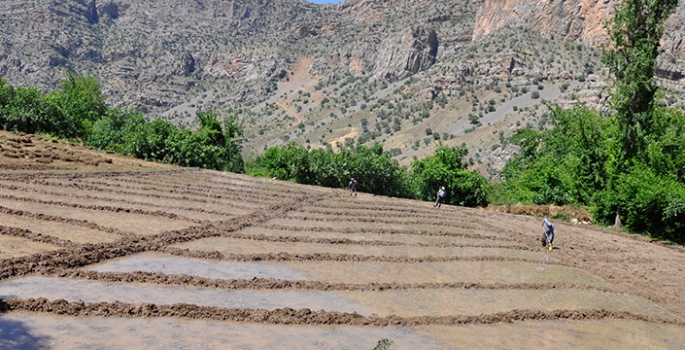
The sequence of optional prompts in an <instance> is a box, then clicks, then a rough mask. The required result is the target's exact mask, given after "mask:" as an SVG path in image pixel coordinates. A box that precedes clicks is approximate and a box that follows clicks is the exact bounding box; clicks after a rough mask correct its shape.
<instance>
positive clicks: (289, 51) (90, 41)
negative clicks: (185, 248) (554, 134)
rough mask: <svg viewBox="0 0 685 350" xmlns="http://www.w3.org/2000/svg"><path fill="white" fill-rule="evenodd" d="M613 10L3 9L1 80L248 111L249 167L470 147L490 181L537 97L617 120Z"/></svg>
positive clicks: (440, 6)
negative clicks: (268, 150) (324, 154)
mask: <svg viewBox="0 0 685 350" xmlns="http://www.w3.org/2000/svg"><path fill="white" fill-rule="evenodd" d="M614 4H615V2H614V1H611V2H606V3H605V2H597V1H594V2H578V1H570V2H568V1H567V2H562V3H558V2H552V3H540V2H537V1H529V0H519V1H514V0H509V1H501V0H487V1H483V0H476V1H466V0H447V1H444V2H435V1H425V0H418V1H414V0H378V1H371V0H349V1H346V2H344V3H342V4H339V5H314V4H311V3H308V2H305V1H299V0H269V1H257V0H245V1H218V0H214V1H193V2H188V1H176V0H143V1H130V0H116V1H110V0H108V1H98V0H79V1H72V2H68V3H65V2H54V1H49V0H36V1H32V2H30V3H26V2H20V1H3V2H2V3H0V16H2V21H0V35H1V36H2V42H1V43H0V75H2V76H3V78H5V79H6V80H7V81H8V82H9V83H12V84H15V85H19V86H28V85H32V86H37V87H38V88H40V89H43V90H50V89H54V88H57V86H58V81H59V79H61V78H63V76H64V74H63V71H64V70H65V69H71V70H75V71H77V72H82V73H85V72H90V73H91V74H93V75H95V76H97V77H98V79H99V80H100V81H101V83H102V85H103V88H104V91H105V93H106V94H107V95H108V96H109V100H108V103H109V104H111V105H113V106H118V107H131V108H135V109H138V110H140V111H141V112H143V113H146V114H147V115H149V116H150V117H153V118H164V119H168V120H172V121H174V122H176V123H178V124H180V125H183V126H187V127H195V126H196V125H195V124H194V123H196V119H195V118H194V116H193V114H194V112H195V111H197V110H198V109H218V110H221V111H222V112H223V113H224V114H226V115H227V114H238V115H239V116H240V118H241V120H242V122H243V123H244V125H245V128H246V140H245V141H246V142H245V147H244V155H246V156H247V155H250V154H257V153H260V152H262V151H263V150H264V148H265V147H270V146H275V145H280V144H283V143H285V142H288V141H291V140H292V141H296V142H299V143H302V144H305V145H309V146H310V147H314V148H324V147H330V148H332V149H336V148H339V147H349V146H353V145H356V144H372V143H375V142H381V143H383V144H384V145H385V148H386V150H390V149H393V153H392V154H393V155H394V158H395V159H396V160H397V161H399V162H400V163H401V164H403V165H408V164H409V163H410V162H411V160H412V159H413V158H414V157H421V156H424V155H426V154H430V153H432V151H433V150H434V148H435V146H436V144H437V143H438V141H441V142H443V143H446V144H448V145H452V144H461V143H462V142H465V143H467V145H468V147H469V150H470V155H471V158H472V160H471V162H470V163H471V164H472V166H473V167H474V168H479V169H480V170H481V172H482V173H483V174H486V175H488V176H496V175H497V173H498V171H499V170H500V169H501V166H502V165H503V164H504V162H505V161H506V160H507V159H508V158H509V157H510V156H511V155H512V154H513V153H515V152H516V149H515V148H512V147H511V146H509V145H507V144H506V142H504V140H505V139H506V137H507V136H508V135H510V134H511V132H513V130H515V129H517V128H522V127H535V128H545V127H546V121H547V117H546V110H545V108H544V107H542V106H541V105H540V102H541V100H543V99H545V100H552V101H558V102H560V103H562V104H570V103H573V101H577V100H578V101H581V102H585V103H588V104H589V105H590V106H593V107H596V108H599V109H601V110H604V111H606V110H607V106H606V101H607V96H608V94H607V89H608V85H607V84H606V83H605V82H603V78H602V75H601V74H600V73H601V70H602V66H601V63H600V62H599V57H600V56H601V51H600V50H599V49H598V48H597V46H598V45H599V44H601V43H603V42H604V41H605V36H604V34H603V30H602V28H601V23H603V22H604V21H606V20H607V19H608V18H609V17H608V16H610V14H611V11H612V10H611V9H612V6H614ZM684 6H685V5H682V4H681V6H680V7H678V9H677V10H676V12H675V13H674V14H673V15H672V16H671V18H670V19H669V21H668V23H667V26H668V31H667V32H668V33H669V35H668V36H667V37H666V38H665V39H664V46H665V48H666V50H667V53H665V54H664V55H663V56H662V58H661V60H662V61H663V64H662V69H661V70H660V71H659V73H658V75H659V77H660V79H661V80H660V81H661V83H662V84H663V85H664V86H665V87H666V88H668V89H669V90H668V91H667V95H666V98H665V100H664V101H665V102H666V103H667V104H669V105H683V104H685V103H683V94H681V93H680V91H682V90H683V87H682V84H681V79H682V77H683V74H682V67H683V61H682V58H681V54H682V44H681V41H682V40H681V39H680V38H681V37H682V27H683V26H682V23H683V18H685V17H683V11H684V10H683V8H685V7H684ZM535 91H538V95H534V94H532V92H535ZM534 96H539V97H534ZM433 131H435V132H433Z"/></svg>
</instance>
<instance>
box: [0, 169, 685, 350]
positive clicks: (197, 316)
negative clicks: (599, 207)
mask: <svg viewBox="0 0 685 350" xmlns="http://www.w3.org/2000/svg"><path fill="white" fill-rule="evenodd" d="M555 224H556V225H557V240H556V242H555V243H556V245H557V247H558V249H555V250H553V251H548V250H546V249H544V248H543V247H541V246H540V245H539V241H538V238H539V235H540V233H541V231H540V230H541V228H540V219H539V218H534V217H526V216H516V215H509V214H501V213H494V212H487V211H483V210H477V209H467V208H459V207H451V206H443V207H442V208H441V209H439V210H435V209H433V208H432V203H427V202H417V201H410V200H404V199H395V198H387V197H379V196H372V195H367V194H359V196H357V197H349V196H347V193H346V192H345V191H342V190H335V189H325V188H318V187H309V186H301V185H297V184H292V183H287V182H280V181H272V180H268V179H260V178H251V177H247V176H242V175H235V174H230V173H220V172H214V171H206V170H194V169H181V170H156V171H136V172H114V171H110V172H76V171H74V172H46V173H41V172H24V173H3V174H0V259H1V260H0V299H1V300H0V312H1V313H0V348H2V349H34V348H35V349H41V348H49V349H71V348H83V349H122V348H125V349H127V348H131V349H140V348H154V349H168V348H179V349H234V348H235V349H370V348H373V347H374V346H375V345H376V343H377V341H378V340H380V339H384V338H387V339H391V340H393V341H394V345H393V346H392V347H391V349H472V348H492V349H511V348H528V349H537V348H540V349H548V348H597V349H599V348H606V349H612V348H613V349H618V348H621V349H631V348H633V349H645V348H665V349H682V348H683V346H684V345H683V344H685V319H684V317H685V301H683V300H682V295H684V292H685V272H683V271H682V269H683V268H684V267H685V252H684V251H683V250H682V249H681V248H677V247H669V246H665V245H662V244H659V243H656V242H650V241H649V240H647V239H645V238H642V237H636V236H630V235H625V234H621V233H616V232H613V231H609V230H602V229H599V228H596V227H589V226H573V225H570V224H566V223H563V222H555Z"/></svg>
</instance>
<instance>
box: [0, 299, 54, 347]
mask: <svg viewBox="0 0 685 350" xmlns="http://www.w3.org/2000/svg"><path fill="white" fill-rule="evenodd" d="M5 311H6V308H5V305H4V301H3V300H1V299H0V312H5ZM46 340H47V339H41V338H39V337H36V336H34V335H31V334H30V333H29V329H28V327H26V326H25V325H24V324H23V323H21V322H19V321H13V320H8V319H6V318H5V317H3V315H2V314H0V349H3V350H39V349H48V348H49V347H48V346H47V345H46Z"/></svg>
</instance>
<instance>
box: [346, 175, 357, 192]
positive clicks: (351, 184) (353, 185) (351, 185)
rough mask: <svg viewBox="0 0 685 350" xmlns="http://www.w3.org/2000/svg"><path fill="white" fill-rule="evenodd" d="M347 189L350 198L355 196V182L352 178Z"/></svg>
mask: <svg viewBox="0 0 685 350" xmlns="http://www.w3.org/2000/svg"><path fill="white" fill-rule="evenodd" d="M347 189H348V190H350V196H356V195H357V180H355V179H354V178H352V179H350V183H349V184H347Z"/></svg>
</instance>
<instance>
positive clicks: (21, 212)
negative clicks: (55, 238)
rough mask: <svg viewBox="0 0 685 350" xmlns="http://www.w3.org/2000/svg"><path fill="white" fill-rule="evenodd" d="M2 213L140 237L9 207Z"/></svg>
mask: <svg viewBox="0 0 685 350" xmlns="http://www.w3.org/2000/svg"><path fill="white" fill-rule="evenodd" d="M0 213H3V214H9V215H16V216H26V217H30V218H33V219H37V220H45V221H54V222H60V223H64V224H69V225H74V226H81V227H85V228H89V229H93V230H98V231H101V232H105V233H112V234H115V235H119V236H122V237H137V236H138V235H136V234H135V233H132V232H125V231H121V230H118V229H116V228H112V227H104V226H100V225H98V224H96V223H92V222H89V221H86V220H77V219H68V218H63V217H60V216H53V215H46V214H34V213H31V212H28V211H26V210H16V209H12V208H7V207H3V206H0Z"/></svg>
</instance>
